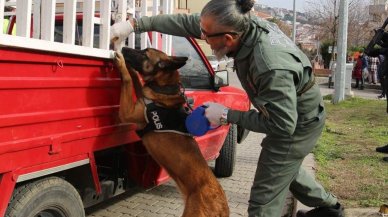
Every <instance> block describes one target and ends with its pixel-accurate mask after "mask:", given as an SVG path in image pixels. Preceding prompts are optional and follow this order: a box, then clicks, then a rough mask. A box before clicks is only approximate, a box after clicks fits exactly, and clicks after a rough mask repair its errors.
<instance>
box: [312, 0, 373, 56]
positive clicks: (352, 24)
mask: <svg viewBox="0 0 388 217" xmlns="http://www.w3.org/2000/svg"><path fill="white" fill-rule="evenodd" d="M339 1H340V0H309V1H307V2H306V3H307V8H306V12H307V13H308V15H309V17H310V21H311V22H312V23H313V24H314V25H316V32H317V34H318V36H319V38H320V39H321V40H323V41H332V43H333V44H332V45H333V47H332V49H334V47H335V45H336V42H337V33H338V7H339ZM348 21H349V24H348V46H349V47H352V46H362V45H365V43H367V42H366V41H367V38H369V37H370V27H369V22H368V7H367V0H351V1H349V18H348ZM331 53H332V55H333V52H331ZM331 59H332V58H331Z"/></svg>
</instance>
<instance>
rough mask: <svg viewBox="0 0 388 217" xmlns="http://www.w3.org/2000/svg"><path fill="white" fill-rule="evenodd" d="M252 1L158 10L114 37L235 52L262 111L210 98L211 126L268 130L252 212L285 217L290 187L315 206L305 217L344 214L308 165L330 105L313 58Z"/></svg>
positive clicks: (215, 0)
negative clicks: (161, 39)
mask: <svg viewBox="0 0 388 217" xmlns="http://www.w3.org/2000/svg"><path fill="white" fill-rule="evenodd" d="M253 4H254V1H253V0H211V1H210V2H208V3H207V5H206V6H205V7H204V8H203V10H202V12H201V14H200V15H198V14H193V15H185V14H175V15H157V16H154V17H142V18H140V19H138V20H136V19H130V20H128V21H126V22H121V23H117V24H114V25H113V26H112V28H111V39H118V40H116V42H121V41H122V40H124V39H125V38H126V37H127V36H128V35H129V34H130V33H131V32H133V31H135V32H147V31H158V32H162V33H166V34H171V35H177V36H191V37H194V38H201V39H203V40H206V42H207V43H208V44H209V45H210V47H211V49H212V50H213V51H214V54H215V55H216V56H217V57H218V58H221V57H223V56H225V55H227V56H229V57H234V60H235V67H236V71H237V75H238V78H239V80H240V82H241V84H242V86H243V88H244V89H245V91H246V92H247V94H248V96H249V99H250V100H251V102H252V104H253V105H254V106H255V108H256V109H257V110H250V111H237V110H232V109H228V108H225V107H224V106H223V105H220V104H217V103H212V102H209V103H207V106H208V107H207V109H206V113H205V115H206V117H207V118H208V119H209V121H210V122H211V123H212V124H218V125H219V124H227V123H233V124H238V125H240V126H242V127H244V128H246V129H248V130H251V131H254V132H260V133H265V134H266V135H267V136H266V137H265V138H264V139H263V142H262V143H261V146H262V151H261V153H260V158H259V162H258V166H257V170H256V175H255V178H254V182H253V185H252V189H251V195H250V200H249V207H248V214H249V216H252V217H253V216H257V217H279V216H280V215H281V210H282V207H283V205H284V202H285V198H286V195H287V192H288V190H290V191H291V192H292V193H293V195H294V196H295V197H296V198H297V199H298V200H299V201H300V202H302V203H303V204H305V205H307V206H310V207H316V208H315V209H312V210H310V211H308V212H306V211H299V212H298V214H297V216H298V217H303V216H308V217H312V216H314V217H319V216H322V217H323V216H324V217H331V216H333V217H342V216H344V214H343V207H342V206H341V205H340V204H339V203H338V201H337V198H336V197H335V196H333V195H332V194H330V193H328V192H326V191H325V189H324V188H323V187H322V186H321V185H320V184H318V183H317V182H316V181H315V180H314V178H312V177H311V176H310V175H309V174H307V173H306V171H305V170H304V169H303V168H301V165H302V161H303V159H304V158H305V156H306V155H307V154H308V153H310V152H311V150H312V149H313V148H314V146H315V145H316V142H317V139H318V138H319V136H320V135H321V132H322V129H323V126H324V122H325V111H324V107H323V103H322V97H321V94H320V90H319V88H318V86H317V85H316V84H315V82H314V75H313V73H312V68H311V65H310V61H309V60H308V58H307V57H306V56H305V55H304V54H303V53H302V52H301V51H300V50H299V49H298V48H297V47H296V46H295V44H294V43H292V41H290V39H289V38H288V37H287V36H285V35H284V34H283V33H282V32H281V31H280V30H279V28H278V27H277V26H276V25H274V24H272V23H269V22H266V21H263V20H260V19H258V18H255V17H251V15H250V14H249V11H250V10H251V8H252V6H253Z"/></svg>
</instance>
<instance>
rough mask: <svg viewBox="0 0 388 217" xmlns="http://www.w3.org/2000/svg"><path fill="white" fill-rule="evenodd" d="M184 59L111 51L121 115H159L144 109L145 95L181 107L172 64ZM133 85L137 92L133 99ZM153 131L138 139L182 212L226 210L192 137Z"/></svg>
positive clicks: (204, 216)
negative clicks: (177, 194)
mask: <svg viewBox="0 0 388 217" xmlns="http://www.w3.org/2000/svg"><path fill="white" fill-rule="evenodd" d="M186 61H187V57H173V56H168V55H167V54H165V53H163V52H161V51H159V50H156V49H152V48H148V49H144V50H135V49H131V48H126V47H124V48H123V49H122V54H120V53H117V52H116V58H115V63H116V66H117V68H118V70H119V71H120V73H121V76H122V86H121V97H120V109H119V115H120V120H121V121H122V122H131V123H137V124H139V125H140V126H142V127H144V126H145V125H146V124H147V122H149V121H150V122H155V121H156V122H157V121H159V117H157V118H155V117H153V116H149V117H147V115H145V110H146V106H147V105H146V104H147V102H146V103H145V101H150V100H151V101H153V103H155V104H156V105H157V106H160V107H162V108H163V109H172V110H174V109H175V110H180V109H183V106H184V104H185V103H186V100H185V97H184V95H183V94H182V92H181V90H180V89H181V88H180V79H179V73H178V71H177V69H178V68H180V67H182V66H183V65H185V63H186ZM135 70H136V71H137V72H139V74H140V75H141V77H142V78H143V81H144V85H142V84H141V83H140V81H139V77H138V76H137V74H136V72H135ZM133 91H135V94H136V96H137V100H136V101H135V100H134V98H133ZM147 109H148V107H147ZM175 116H179V115H175ZM182 122H183V123H184V120H182ZM158 124H159V125H161V124H160V123H156V128H158V126H159V125H158ZM175 124H176V123H175ZM146 128H147V127H146ZM157 131H158V130H150V131H148V132H145V133H144V135H143V136H142V141H143V144H144V146H145V147H146V149H147V151H148V153H149V154H150V155H151V156H152V157H153V158H154V160H155V161H156V162H158V163H159V165H161V166H162V167H163V168H165V169H166V170H167V172H168V173H169V175H170V176H171V177H172V178H173V179H174V181H175V182H176V183H177V186H178V187H179V189H180V191H181V193H182V194H183V198H184V200H185V209H184V212H183V214H182V216H184V217H194V216H195V217H227V216H229V207H228V204H227V199H226V196H225V193H224V191H223V189H222V187H221V185H220V184H219V183H218V181H217V179H216V178H215V176H214V175H213V173H212V171H211V170H210V168H209V167H208V165H207V162H206V161H205V159H204V158H203V156H202V154H201V152H200V150H199V147H198V144H197V142H196V141H195V140H194V138H193V137H192V136H190V135H185V134H184V133H183V134H181V133H175V132H170V131H169V130H165V131H163V130H161V132H157Z"/></svg>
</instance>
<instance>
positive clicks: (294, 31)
mask: <svg viewBox="0 0 388 217" xmlns="http://www.w3.org/2000/svg"><path fill="white" fill-rule="evenodd" d="M295 38H296V0H294V20H293V23H292V41H293V42H294V43H295Z"/></svg>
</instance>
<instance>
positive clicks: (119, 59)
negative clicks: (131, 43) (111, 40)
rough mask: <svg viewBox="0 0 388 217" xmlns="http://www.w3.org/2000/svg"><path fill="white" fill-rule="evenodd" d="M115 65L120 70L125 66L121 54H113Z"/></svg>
mask: <svg viewBox="0 0 388 217" xmlns="http://www.w3.org/2000/svg"><path fill="white" fill-rule="evenodd" d="M114 61H115V64H116V66H117V67H119V68H121V67H124V66H125V60H124V56H123V54H121V53H120V52H117V51H116V52H115V59H114Z"/></svg>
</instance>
